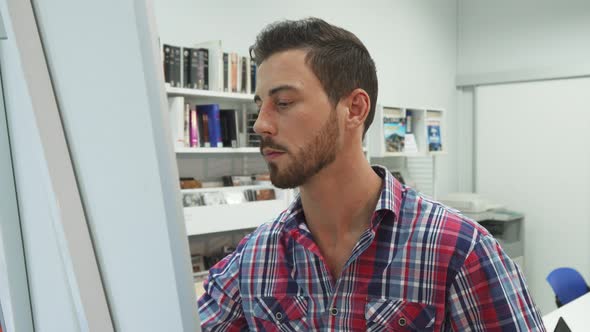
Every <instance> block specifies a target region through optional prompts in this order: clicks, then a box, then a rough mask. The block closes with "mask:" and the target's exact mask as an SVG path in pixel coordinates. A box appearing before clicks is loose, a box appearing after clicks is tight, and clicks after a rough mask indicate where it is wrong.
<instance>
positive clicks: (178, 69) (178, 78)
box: [174, 47, 182, 88]
mask: <svg viewBox="0 0 590 332" xmlns="http://www.w3.org/2000/svg"><path fill="white" fill-rule="evenodd" d="M181 61H182V53H181V49H180V47H175V48H174V86H175V87H177V88H180V87H181V86H182V85H181V82H182V62H181Z"/></svg>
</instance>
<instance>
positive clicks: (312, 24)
mask: <svg viewBox="0 0 590 332" xmlns="http://www.w3.org/2000/svg"><path fill="white" fill-rule="evenodd" d="M292 49H303V50H307V51H308V53H307V55H306V58H305V61H306V63H307V64H308V65H309V66H310V68H311V70H312V71H313V73H314V74H315V75H316V76H317V77H318V79H319V81H320V82H321V84H322V86H323V88H324V90H325V92H326V94H327V95H328V98H329V99H330V102H331V103H332V105H333V106H336V104H338V102H339V101H340V99H342V98H343V97H346V96H348V95H349V94H350V93H351V92H352V91H353V90H354V89H357V88H361V89H363V90H365V91H366V92H367V94H368V95H369V97H370V101H371V109H370V110H369V114H368V115H367V118H366V119H365V123H364V131H363V137H364V136H365V134H366V132H367V130H368V129H369V126H370V125H371V123H372V122H373V118H374V117H375V103H376V101H377V72H376V69H375V62H374V61H373V59H372V58H371V55H370V54H369V51H368V50H367V48H366V47H365V45H364V44H363V43H362V42H361V41H360V40H359V39H358V38H357V37H356V36H355V35H354V34H353V33H351V32H349V31H347V30H345V29H342V28H340V27H337V26H334V25H331V24H329V23H327V22H326V21H324V20H322V19H319V18H314V17H310V18H306V19H302V20H297V21H290V20H286V21H279V22H275V23H272V24H269V25H268V26H266V27H265V28H264V30H262V31H261V32H260V33H259V34H258V36H257V37H256V42H255V44H254V45H252V46H251V47H250V57H251V58H252V60H253V61H255V62H256V64H257V65H260V64H261V63H262V62H264V60H266V59H268V58H269V57H270V56H271V55H273V54H275V53H278V52H281V51H286V50H292Z"/></svg>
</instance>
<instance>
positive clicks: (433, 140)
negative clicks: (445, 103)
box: [426, 119, 442, 151]
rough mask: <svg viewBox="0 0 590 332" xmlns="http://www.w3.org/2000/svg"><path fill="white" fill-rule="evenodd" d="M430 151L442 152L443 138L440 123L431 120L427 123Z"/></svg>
mask: <svg viewBox="0 0 590 332" xmlns="http://www.w3.org/2000/svg"><path fill="white" fill-rule="evenodd" d="M426 125H427V133H428V151H442V137H441V133H440V121H439V120H436V119H430V120H428V121H427V124H426Z"/></svg>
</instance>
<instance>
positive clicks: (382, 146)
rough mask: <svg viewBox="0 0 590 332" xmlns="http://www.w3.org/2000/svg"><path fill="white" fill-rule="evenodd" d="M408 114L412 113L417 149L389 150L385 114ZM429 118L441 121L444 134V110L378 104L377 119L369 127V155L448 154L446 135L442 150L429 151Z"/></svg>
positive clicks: (379, 156)
mask: <svg viewBox="0 0 590 332" xmlns="http://www.w3.org/2000/svg"><path fill="white" fill-rule="evenodd" d="M408 114H411V117H412V123H411V132H412V134H413V135H414V137H415V140H416V145H417V147H418V149H417V151H412V152H407V151H396V152H390V151H388V149H387V147H386V143H385V130H384V121H383V118H384V117H385V116H390V117H397V118H406V116H407V115H408ZM429 120H437V121H439V122H440V128H441V132H442V134H443V135H444V132H445V131H444V129H445V128H444V111H443V110H434V109H428V108H411V107H407V108H406V107H388V106H383V105H379V104H378V105H377V107H376V109H375V119H374V120H373V124H372V125H371V127H370V128H369V132H368V133H367V137H368V139H369V144H368V146H369V155H370V156H371V157H376V158H385V157H425V156H429V155H432V156H434V155H442V154H446V150H445V149H444V148H445V144H446V141H445V137H444V136H443V137H442V147H443V149H442V150H441V151H429V146H428V132H427V129H428V123H429Z"/></svg>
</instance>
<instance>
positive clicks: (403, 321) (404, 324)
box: [397, 317, 407, 326]
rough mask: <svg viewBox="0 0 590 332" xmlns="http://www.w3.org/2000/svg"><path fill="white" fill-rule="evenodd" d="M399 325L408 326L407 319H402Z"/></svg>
mask: <svg viewBox="0 0 590 332" xmlns="http://www.w3.org/2000/svg"><path fill="white" fill-rule="evenodd" d="M397 323H398V324H399V326H406V323H407V322H406V319H405V318H403V317H402V318H400V319H399V320H398V321H397Z"/></svg>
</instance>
